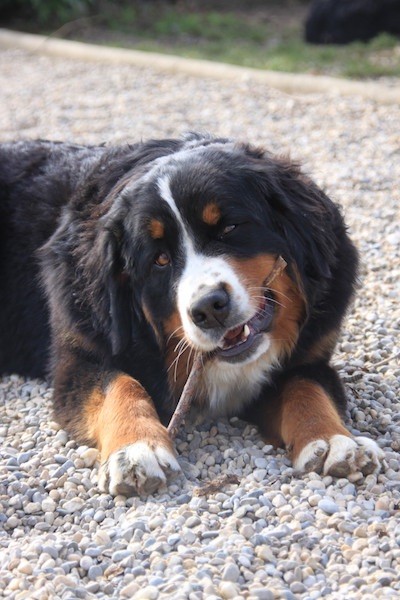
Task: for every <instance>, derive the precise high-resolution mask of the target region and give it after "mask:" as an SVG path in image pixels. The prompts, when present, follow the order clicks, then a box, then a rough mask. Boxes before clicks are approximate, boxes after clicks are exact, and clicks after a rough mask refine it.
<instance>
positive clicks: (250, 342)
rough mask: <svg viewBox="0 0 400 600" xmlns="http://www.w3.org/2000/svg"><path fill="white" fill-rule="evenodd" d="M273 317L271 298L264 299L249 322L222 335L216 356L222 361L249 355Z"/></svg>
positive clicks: (268, 327) (267, 328) (269, 325)
mask: <svg viewBox="0 0 400 600" xmlns="http://www.w3.org/2000/svg"><path fill="white" fill-rule="evenodd" d="M273 316H274V304H273V302H272V301H271V298H265V300H264V301H263V303H262V305H261V306H260V307H259V309H258V311H257V312H256V314H255V315H254V316H253V317H252V318H251V319H250V320H249V321H247V322H246V323H243V324H241V325H238V326H237V327H234V328H233V329H230V330H229V331H228V332H227V333H226V334H225V335H224V337H223V339H222V342H221V343H220V344H219V347H218V349H217V350H216V355H217V356H218V357H220V358H223V359H229V358H233V357H237V356H241V355H243V354H246V355H248V354H249V353H251V352H252V351H253V349H255V348H256V346H257V345H258V342H259V341H261V337H262V335H261V334H262V333H264V332H266V331H268V330H269V329H270V327H271V323H272V319H273Z"/></svg>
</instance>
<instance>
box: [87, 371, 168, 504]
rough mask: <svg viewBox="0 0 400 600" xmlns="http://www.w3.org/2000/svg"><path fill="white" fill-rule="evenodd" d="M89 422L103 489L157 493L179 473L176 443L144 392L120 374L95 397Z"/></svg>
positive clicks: (126, 492) (90, 398) (91, 397)
mask: <svg viewBox="0 0 400 600" xmlns="http://www.w3.org/2000/svg"><path fill="white" fill-rule="evenodd" d="M85 420H86V422H87V426H88V430H89V434H90V436H91V437H92V438H93V439H94V440H95V441H96V443H97V446H98V448H99V449H100V452H101V461H102V468H101V470H100V474H99V486H100V488H101V489H102V490H104V491H109V492H110V493H111V494H113V495H116V494H131V493H134V492H139V493H152V492H154V491H155V490H156V489H157V488H158V487H160V485H163V484H164V483H165V481H166V475H168V474H170V473H172V472H174V471H175V472H176V471H179V465H178V463H177V461H176V459H175V452H174V449H173V444H172V441H171V439H170V437H169V435H168V432H167V430H166V429H165V427H164V426H163V425H162V424H161V423H160V421H159V418H158V415H157V412H156V410H155V407H154V405H153V402H152V400H151V398H150V397H149V395H148V394H147V393H146V391H145V390H144V389H143V387H142V386H141V385H140V384H139V383H138V382H137V381H135V380H134V379H132V378H131V377H129V376H128V375H123V374H121V375H117V377H116V378H115V379H114V380H113V381H112V382H111V383H110V384H109V386H108V388H107V390H106V392H105V394H103V393H101V392H100V391H99V390H96V391H94V392H93V393H92V394H91V396H90V397H89V399H88V401H87V403H86V407H85Z"/></svg>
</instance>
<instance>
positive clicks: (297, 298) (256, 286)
mask: <svg viewBox="0 0 400 600" xmlns="http://www.w3.org/2000/svg"><path fill="white" fill-rule="evenodd" d="M275 261H276V256H275V255H271V254H261V255H259V256H255V257H254V258H250V259H245V260H230V261H229V262H230V264H231V265H232V267H233V268H234V269H235V271H236V273H238V274H239V277H240V280H241V281H242V282H243V283H244V285H245V287H246V288H247V289H248V291H249V296H250V297H254V308H255V309H256V308H257V307H258V306H259V304H260V300H261V299H260V298H259V297H258V298H256V296H261V295H262V293H263V282H264V281H265V279H266V278H267V277H268V274H269V273H270V272H271V270H272V269H273V267H274V264H275ZM270 289H271V291H272V292H273V293H274V295H275V300H276V301H277V302H278V303H279V304H277V305H276V306H275V318H274V322H273V327H272V331H271V336H272V338H273V340H274V341H275V345H276V346H278V347H279V348H280V351H279V354H280V355H281V356H282V357H283V356H284V355H287V354H290V353H291V352H292V351H293V349H294V347H295V345H296V343H297V339H298V336H299V331H300V324H301V322H302V320H303V318H304V314H305V310H306V302H305V299H304V295H303V293H302V291H301V290H300V289H299V286H298V285H296V283H294V282H293V281H292V280H291V279H290V277H289V275H288V274H287V273H286V272H285V271H284V272H283V273H281V274H280V275H278V276H277V277H276V279H274V281H273V282H272V283H271V286H270Z"/></svg>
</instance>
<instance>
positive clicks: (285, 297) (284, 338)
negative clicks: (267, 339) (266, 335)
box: [271, 273, 306, 355]
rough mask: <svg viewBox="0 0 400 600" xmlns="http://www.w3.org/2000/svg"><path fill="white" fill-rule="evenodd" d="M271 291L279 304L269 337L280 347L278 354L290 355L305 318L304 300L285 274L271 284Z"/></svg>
mask: <svg viewBox="0 0 400 600" xmlns="http://www.w3.org/2000/svg"><path fill="white" fill-rule="evenodd" d="M271 291H272V292H273V293H274V294H275V299H276V300H277V301H278V302H279V303H280V304H281V306H278V309H277V316H276V319H275V321H274V324H273V328H272V331H271V336H272V338H273V340H274V341H275V343H276V344H277V346H279V347H280V354H283V355H290V354H291V353H292V352H293V349H294V347H295V345H296V344H297V340H298V337H299V333H300V325H301V323H302V321H303V319H304V316H305V310H306V303H305V299H304V296H303V294H302V293H301V291H300V290H299V288H298V287H297V286H296V284H295V283H294V282H293V281H292V280H291V279H290V277H289V276H288V274H287V273H283V274H282V275H281V276H280V277H278V278H277V279H276V280H275V281H274V282H273V283H272V284H271Z"/></svg>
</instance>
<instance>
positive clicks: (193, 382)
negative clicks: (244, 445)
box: [168, 256, 287, 439]
mask: <svg viewBox="0 0 400 600" xmlns="http://www.w3.org/2000/svg"><path fill="white" fill-rule="evenodd" d="M286 266H287V263H286V261H285V260H284V259H283V258H282V256H278V258H277V259H276V261H275V264H274V266H273V267H272V270H271V272H270V274H269V275H268V277H267V278H266V279H265V281H264V283H263V287H268V286H269V285H270V284H271V283H272V282H273V281H274V279H276V278H277V277H278V275H280V274H281V273H282V271H283V269H285V267H286ZM206 360H207V354H202V353H201V352H197V354H196V355H195V357H194V360H193V365H192V369H191V371H190V374H189V377H188V378H187V380H186V383H185V387H184V388H183V391H182V394H181V397H180V399H179V402H178V404H177V407H176V409H175V412H174V414H173V415H172V417H171V420H170V422H169V425H168V433H169V435H170V436H171V438H172V439H174V438H175V437H176V435H177V433H178V431H179V428H180V427H181V425H182V424H183V423H184V421H185V418H186V416H187V414H188V413H189V410H190V404H191V402H192V399H193V396H194V394H195V391H196V387H198V384H199V381H200V376H201V372H202V369H203V366H204V363H205V361H206Z"/></svg>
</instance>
